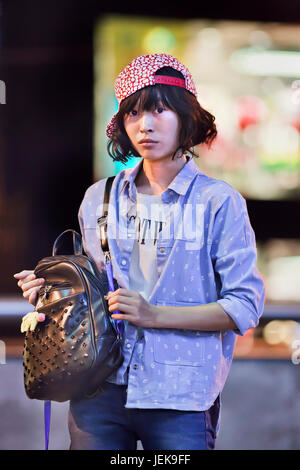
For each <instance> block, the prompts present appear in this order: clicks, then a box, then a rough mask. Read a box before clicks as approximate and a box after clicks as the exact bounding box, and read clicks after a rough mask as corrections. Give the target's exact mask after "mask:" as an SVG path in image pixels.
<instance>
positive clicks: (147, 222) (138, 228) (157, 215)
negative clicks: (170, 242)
mask: <svg viewBox="0 0 300 470" xmlns="http://www.w3.org/2000/svg"><path fill="white" fill-rule="evenodd" d="M129 223H130V224H132V226H133V227H134V229H135V239H136V240H137V241H138V243H139V244H141V245H145V244H153V245H155V244H156V242H157V238H158V234H159V232H161V231H162V230H163V228H164V227H165V226H166V223H167V222H166V215H165V210H164V206H163V203H162V201H161V196H159V195H149V194H142V193H137V207H136V215H131V216H130V217H129Z"/></svg>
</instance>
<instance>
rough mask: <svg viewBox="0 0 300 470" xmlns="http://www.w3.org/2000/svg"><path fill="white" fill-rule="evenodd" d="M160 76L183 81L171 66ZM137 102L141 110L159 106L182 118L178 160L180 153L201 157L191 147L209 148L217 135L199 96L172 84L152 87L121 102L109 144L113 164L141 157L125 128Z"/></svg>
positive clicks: (164, 69) (212, 121)
mask: <svg viewBox="0 0 300 470" xmlns="http://www.w3.org/2000/svg"><path fill="white" fill-rule="evenodd" d="M156 74H157V75H168V76H171V77H178V78H184V77H183V75H182V74H181V72H179V71H177V70H175V69H173V68H172V67H162V68H161V69H159V70H158V71H157V72H156ZM137 103H138V106H139V110H146V111H150V110H152V109H155V108H157V106H158V105H159V104H160V103H163V105H164V106H166V107H167V108H169V109H171V110H172V111H174V112H176V113H177V115H178V116H179V119H180V132H179V147H178V148H177V149H176V151H175V152H174V154H173V156H172V159H174V158H175V155H176V153H177V152H178V150H180V149H181V150H182V153H186V152H189V153H190V154H192V155H193V156H195V157H198V155H197V154H196V153H195V152H194V150H192V147H195V146H196V145H199V144H202V143H205V144H207V145H208V146H209V147H210V145H211V144H212V142H213V140H214V139H215V137H216V136H217V129H216V125H215V122H214V121H215V117H214V116H213V115H212V114H211V113H209V112H208V111H207V110H205V109H203V108H202V107H201V105H200V104H199V102H198V101H197V99H196V97H195V96H194V95H193V94H192V93H191V92H189V91H188V90H186V89H185V88H181V87H177V86H169V85H161V84H156V85H150V86H147V87H145V88H142V89H141V90H138V91H136V92H135V93H133V94H132V95H130V96H128V97H127V98H125V99H124V100H123V101H122V102H121V103H120V108H119V111H118V113H117V115H116V124H117V126H116V130H115V131H114V133H113V135H112V138H111V139H110V140H109V142H108V144H107V151H108V154H109V155H110V156H111V157H112V158H113V160H114V161H121V162H122V163H127V161H128V159H129V158H131V157H141V155H140V154H139V153H138V151H137V150H136V149H135V148H134V147H133V145H132V143H131V141H130V139H129V137H128V135H127V132H126V131H125V127H124V116H125V115H126V114H128V113H129V112H130V111H131V110H132V109H133V108H134V107H135V106H136V104H137Z"/></svg>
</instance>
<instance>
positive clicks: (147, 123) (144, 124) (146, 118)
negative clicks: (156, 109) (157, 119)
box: [140, 112, 153, 132]
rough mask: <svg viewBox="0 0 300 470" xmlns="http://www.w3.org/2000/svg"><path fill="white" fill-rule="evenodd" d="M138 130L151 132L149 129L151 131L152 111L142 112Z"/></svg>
mask: <svg viewBox="0 0 300 470" xmlns="http://www.w3.org/2000/svg"><path fill="white" fill-rule="evenodd" d="M140 130H141V131H142V132H151V131H153V117H152V113H149V112H144V113H142V115H141V121H140Z"/></svg>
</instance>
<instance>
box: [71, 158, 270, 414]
mask: <svg viewBox="0 0 300 470" xmlns="http://www.w3.org/2000/svg"><path fill="white" fill-rule="evenodd" d="M142 161H143V159H141V161H139V162H138V164H137V165H136V166H135V167H134V168H130V169H124V170H122V171H120V172H119V173H118V174H117V176H116V177H115V180H114V182H113V185H112V189H111V196H110V204H109V213H108V220H107V234H108V240H109V246H110V253H111V257H112V266H113V273H114V278H115V279H116V280H117V282H118V284H119V286H120V287H123V288H126V289H130V286H129V268H130V259H131V253H132V249H133V244H134V237H135V233H134V229H133V228H132V224H130V223H129V220H130V217H131V216H132V215H134V214H135V213H136V194H137V190H136V186H135V183H134V179H135V177H136V175H137V173H138V171H139V169H140V166H141V165H142ZM105 183H106V178H104V179H101V180H100V181H98V182H96V183H94V184H93V185H92V186H90V187H89V188H88V189H87V191H86V193H85V196H84V199H83V201H82V204H81V206H80V209H79V223H80V227H81V232H82V236H83V242H84V249H85V252H86V253H87V254H88V255H89V256H90V257H92V258H93V259H94V261H95V262H96V264H97V265H98V267H99V268H100V269H102V268H104V255H103V253H102V251H101V245H100V238H99V232H98V228H97V218H98V217H99V216H101V215H102V212H103V197H104V188H105ZM161 198H162V202H163V203H164V204H167V205H168V208H169V209H170V210H169V211H168V212H167V213H168V214H169V220H168V224H167V225H166V226H165V227H164V228H163V229H162V230H161V231H160V232H159V234H158V239H157V243H156V254H157V271H158V272H157V274H158V279H157V282H156V284H155V286H154V287H153V290H152V292H151V294H150V296H149V298H148V301H149V302H150V303H151V304H153V305H165V306H168V305H169V306H180V307H182V306H186V307H187V308H188V307H190V306H193V305H202V304H207V303H210V302H218V303H219V304H220V305H221V306H222V308H223V309H224V311H225V312H226V313H227V314H228V315H229V316H230V317H231V318H232V319H233V320H234V322H235V324H236V325H237V330H234V331H233V330H227V331H201V330H199V331H196V330H189V329H175V328H173V329H171V328H170V329H165V328H142V329H141V328H138V327H137V326H136V325H134V324H132V323H129V322H127V321H126V322H125V333H124V338H123V339H124V341H123V352H124V363H123V365H122V366H121V367H120V368H119V369H118V371H117V372H116V373H114V374H113V375H111V376H110V377H109V380H108V381H109V382H112V383H115V384H127V401H126V404H125V407H126V408H165V409H177V410H194V411H201V410H207V409H208V408H209V407H210V406H211V405H212V404H213V403H214V401H215V399H216V398H217V397H218V395H219V394H220V392H221V391H222V388H223V386H224V384H225V381H226V378H227V376H228V373H229V369H230V366H231V362H232V357H233V352H234V346H235V341H236V335H237V334H239V335H244V333H245V332H246V331H247V330H248V329H249V328H252V327H255V326H256V325H257V324H258V321H259V317H260V316H261V314H262V312H263V307H264V300H265V287H264V283H263V280H262V277H261V275H260V273H259V271H258V270H257V267H256V257H257V252H256V242H255V234H254V231H253V229H252V227H251V224H250V221H249V216H248V212H247V206H246V201H245V199H244V198H243V196H242V195H241V194H240V193H239V192H238V191H237V190H236V189H234V188H233V187H232V186H231V185H230V184H228V183H226V182H225V181H223V180H218V179H215V178H211V177H209V176H207V175H205V174H203V173H201V171H200V170H199V168H198V166H197V165H196V164H195V162H194V161H193V159H192V158H190V159H189V160H188V161H187V163H186V164H185V165H184V167H183V168H182V169H181V170H180V172H179V173H178V174H177V175H176V177H175V178H174V179H173V181H172V182H171V183H170V184H169V186H168V188H167V189H166V190H165V191H164V192H163V193H162V194H161ZM140 331H141V332H142V334H139V333H140Z"/></svg>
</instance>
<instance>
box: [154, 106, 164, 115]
mask: <svg viewBox="0 0 300 470" xmlns="http://www.w3.org/2000/svg"><path fill="white" fill-rule="evenodd" d="M156 111H157V112H158V113H159V114H161V113H162V112H163V111H164V108H162V107H161V106H160V107H158V108H157V110H156Z"/></svg>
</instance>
